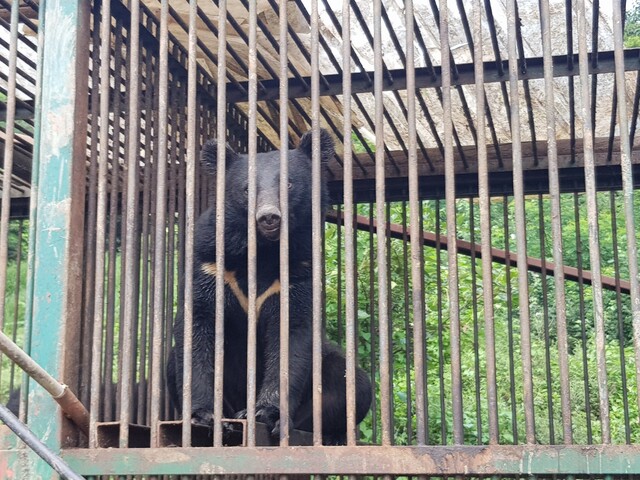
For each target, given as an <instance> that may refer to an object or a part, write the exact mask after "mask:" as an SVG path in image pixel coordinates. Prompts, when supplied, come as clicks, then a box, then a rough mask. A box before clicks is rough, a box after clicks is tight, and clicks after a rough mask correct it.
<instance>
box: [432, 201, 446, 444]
mask: <svg viewBox="0 0 640 480" xmlns="http://www.w3.org/2000/svg"><path fill="white" fill-rule="evenodd" d="M435 211H436V235H437V236H436V244H435V249H436V302H437V303H436V305H437V308H436V311H437V312H438V362H437V366H438V389H439V402H440V405H439V406H440V442H441V443H442V444H443V445H444V444H446V443H447V417H446V398H445V388H444V338H443V333H444V319H443V315H442V312H443V308H442V285H443V282H442V270H443V268H442V255H441V253H442V248H441V243H440V239H441V238H442V237H443V235H441V233H440V232H441V231H442V229H441V220H440V216H441V210H440V200H439V199H438V200H436V201H435Z"/></svg>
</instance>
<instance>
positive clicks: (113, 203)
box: [103, 20, 126, 421]
mask: <svg viewBox="0 0 640 480" xmlns="http://www.w3.org/2000/svg"><path fill="white" fill-rule="evenodd" d="M114 33H115V37H116V38H115V45H114V51H116V52H122V44H123V38H122V37H123V34H122V33H123V28H122V21H121V20H116V26H115V30H114ZM122 57H123V56H122V55H115V58H114V85H115V86H116V88H115V91H116V92H117V93H116V94H115V98H114V99H113V136H112V138H113V139H114V148H113V150H112V159H111V167H112V168H111V190H110V192H109V241H108V243H109V255H108V258H109V263H108V267H107V313H106V315H107V325H106V332H105V340H104V343H105V346H104V350H105V353H104V355H105V358H104V362H103V363H104V366H103V368H104V374H103V378H104V405H103V408H104V415H103V418H104V420H106V421H112V420H114V419H115V403H116V402H115V389H114V384H113V356H114V354H115V352H114V341H115V340H114V337H115V303H116V264H117V254H116V251H117V248H116V238H117V232H118V224H117V219H118V210H119V206H118V196H119V194H120V190H119V189H120V175H121V171H122V167H121V166H120V142H119V138H120V131H121V125H120V124H121V122H120V118H121V114H122V110H121V105H122V95H121V94H120V88H121V86H122V83H123V81H122V80H123V79H122V65H123V63H124V60H126V59H123V58H122Z"/></svg>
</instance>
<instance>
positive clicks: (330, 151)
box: [298, 128, 336, 165]
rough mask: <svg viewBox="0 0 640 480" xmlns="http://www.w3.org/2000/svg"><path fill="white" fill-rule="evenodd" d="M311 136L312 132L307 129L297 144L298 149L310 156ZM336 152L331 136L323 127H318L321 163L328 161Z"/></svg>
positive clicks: (324, 163)
mask: <svg viewBox="0 0 640 480" xmlns="http://www.w3.org/2000/svg"><path fill="white" fill-rule="evenodd" d="M312 138H313V132H311V130H309V131H308V132H307V133H305V134H304V135H303V136H302V138H301V139H300V144H299V145H298V150H300V151H302V152H304V153H305V155H307V156H308V157H309V158H311V155H312V153H311V152H312V145H311V144H312ZM335 154H336V148H335V145H334V143H333V138H331V135H329V132H327V131H326V130H325V129H324V128H321V129H320V159H321V161H322V164H323V165H326V164H327V163H329V160H331V158H332V157H333V156H334V155H335Z"/></svg>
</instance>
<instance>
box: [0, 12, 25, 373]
mask: <svg viewBox="0 0 640 480" xmlns="http://www.w3.org/2000/svg"><path fill="white" fill-rule="evenodd" d="M19 7H20V2H19V1H18V0H13V3H12V5H11V28H10V33H9V37H10V39H9V72H8V82H7V104H6V105H7V107H6V108H7V117H6V123H5V128H4V130H5V137H6V138H5V141H4V154H3V155H4V156H3V160H4V164H3V169H2V208H1V209H0V299H2V302H1V303H2V306H1V307H0V332H1V331H3V330H4V317H5V308H4V299H5V294H6V290H7V259H8V254H9V247H8V238H9V213H10V211H11V176H12V174H13V148H14V143H15V125H16V122H15V120H16V75H17V72H16V69H17V64H18V13H19ZM16 308H17V305H16ZM1 371H2V355H1V354H0V375H1Z"/></svg>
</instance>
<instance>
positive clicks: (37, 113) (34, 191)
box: [19, 2, 46, 448]
mask: <svg viewBox="0 0 640 480" xmlns="http://www.w3.org/2000/svg"><path fill="white" fill-rule="evenodd" d="M45 10H46V9H45V4H44V2H43V3H41V4H39V6H38V43H37V44H38V45H40V47H39V48H38V49H37V59H36V69H37V71H36V82H35V87H36V92H41V89H42V79H43V71H42V65H43V63H44V62H43V59H44V48H42V45H44V25H45ZM41 115H42V103H41V102H40V101H38V98H36V102H35V108H34V134H33V162H32V166H31V196H30V199H29V200H30V201H29V246H28V250H27V281H26V283H27V284H26V292H25V312H24V327H23V328H24V341H23V345H24V351H25V352H26V353H28V354H31V338H32V326H33V308H34V301H33V300H34V294H33V293H34V283H35V245H36V238H37V232H38V229H37V228H36V225H37V224H38V209H37V204H38V189H39V181H40V173H39V165H40V140H41V138H42V135H41V133H42V130H41V121H42V116H41ZM28 387H29V376H28V375H27V373H26V372H22V380H21V388H20V402H19V403H20V415H19V419H20V421H21V422H23V423H26V422H27V406H28V405H27V395H28V393H29V388H28ZM21 445H24V446H25V447H23V448H26V445H25V444H24V443H23V444H21Z"/></svg>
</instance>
